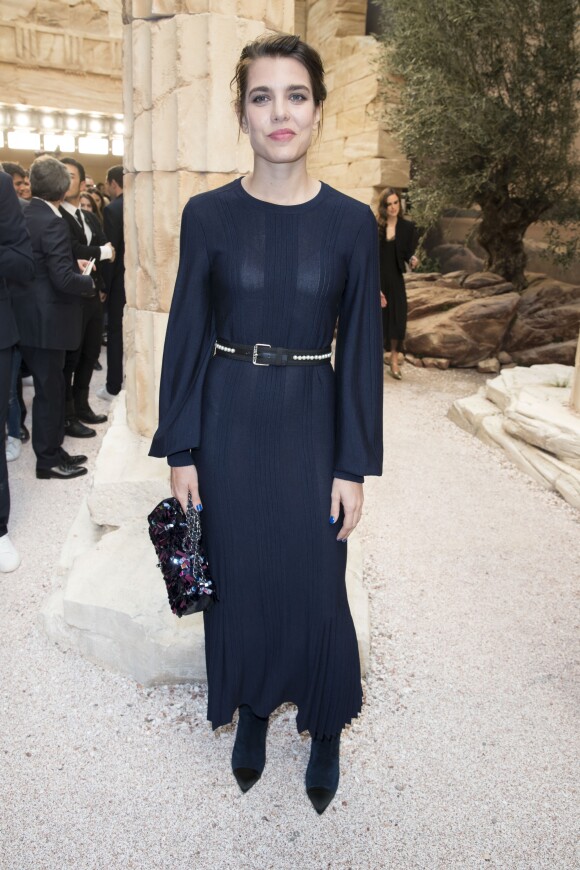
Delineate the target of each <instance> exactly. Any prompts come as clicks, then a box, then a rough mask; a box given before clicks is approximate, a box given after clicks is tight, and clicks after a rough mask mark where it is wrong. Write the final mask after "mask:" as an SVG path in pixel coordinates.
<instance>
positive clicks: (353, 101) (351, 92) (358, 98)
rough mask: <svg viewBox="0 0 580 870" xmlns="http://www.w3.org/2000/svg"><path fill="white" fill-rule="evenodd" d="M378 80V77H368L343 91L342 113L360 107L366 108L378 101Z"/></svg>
mask: <svg viewBox="0 0 580 870" xmlns="http://www.w3.org/2000/svg"><path fill="white" fill-rule="evenodd" d="M378 89H379V85H378V80H377V77H376V75H367V76H365V77H364V78H361V79H359V81H356V82H352V84H348V85H346V86H345V87H344V88H343V89H342V93H343V99H342V111H345V112H347V111H348V110H349V109H354V108H357V107H359V106H366V105H367V104H368V103H370V102H372V101H373V100H374V99H376V97H377V94H378Z"/></svg>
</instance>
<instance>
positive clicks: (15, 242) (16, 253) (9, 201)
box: [0, 163, 34, 573]
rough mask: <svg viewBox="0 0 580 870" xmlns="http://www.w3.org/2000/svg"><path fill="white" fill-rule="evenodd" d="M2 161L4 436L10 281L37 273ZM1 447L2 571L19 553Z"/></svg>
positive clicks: (12, 324) (0, 396)
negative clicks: (13, 538) (13, 534)
mask: <svg viewBox="0 0 580 870" xmlns="http://www.w3.org/2000/svg"><path fill="white" fill-rule="evenodd" d="M1 170H2V164H1V163H0V432H1V433H2V436H4V432H5V430H6V415H7V413H8V400H9V397H10V373H11V369H12V353H13V347H14V345H15V344H16V342H17V341H18V329H17V328H16V321H15V319H14V315H13V314H12V305H11V302H10V290H9V284H8V283H7V282H8V281H12V280H13V279H14V278H16V277H18V278H19V279H25V280H27V279H28V280H30V279H31V278H32V276H33V275H34V259H33V257H32V247H31V244H30V238H29V235H28V231H27V229H26V225H25V223H24V217H23V215H22V210H21V208H20V205H19V204H18V197H17V195H16V191H15V190H14V185H13V184H12V179H11V178H10V176H9V175H8V174H7V173H5V172H3V171H1ZM1 443H2V446H1V448H0V572H3V573H4V572H8V571H15V570H16V568H18V566H19V565H20V556H19V555H18V552H17V550H16V548H15V546H14V544H13V543H12V541H11V540H10V538H9V537H8V519H9V515H10V489H9V485H8V467H7V465H6V452H5V450H4V437H2V442H1Z"/></svg>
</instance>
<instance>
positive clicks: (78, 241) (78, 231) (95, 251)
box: [59, 206, 107, 290]
mask: <svg viewBox="0 0 580 870" xmlns="http://www.w3.org/2000/svg"><path fill="white" fill-rule="evenodd" d="M59 211H60V213H61V215H62V216H63V218H64V219H65V221H66V223H67V226H68V228H69V232H70V237H71V243H72V251H73V257H74V258H75V260H91V259H94V260H95V263H96V266H97V268H96V269H95V270H94V271H93V272H91V277H92V279H93V281H94V282H95V287H96V288H97V290H102V289H104V287H103V277H102V270H101V268H100V265H99V264H100V261H101V246H102V245H105V244H106V243H107V239H106V238H105V234H104V232H103V228H102V226H101V224H100V223H99V219H98V218H97V217H96V216H95V215H94V214H91V212H87V211H86V212H85V213H84V215H83V217H84V219H85V220H86V222H87V224H88V225H89V227H90V228H91V232H92V234H93V235H92V236H91V241H90V244H87V241H86V236H85V233H84V230H83V229H82V228H81V225H80V224H79V222H78V221H77V219H76V218H75V217H73V216H72V214H70V212H68V211H67V210H66V209H65V208H63V207H62V206H61V207H60V209H59ZM105 262H106V261H105Z"/></svg>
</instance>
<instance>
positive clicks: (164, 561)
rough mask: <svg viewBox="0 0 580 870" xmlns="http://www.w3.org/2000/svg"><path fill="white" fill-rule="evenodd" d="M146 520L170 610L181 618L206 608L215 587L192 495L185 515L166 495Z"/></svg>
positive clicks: (212, 597) (214, 595) (211, 601)
mask: <svg viewBox="0 0 580 870" xmlns="http://www.w3.org/2000/svg"><path fill="white" fill-rule="evenodd" d="M147 520H148V523H149V537H150V538H151V542H152V544H153V546H154V547H155V552H156V553H157V558H158V559H159V562H158V563H157V564H158V567H159V568H161V573H162V574H163V579H164V580H165V585H166V586H167V597H168V598H169V605H170V607H171V609H172V611H173V612H174V613H175V614H176V616H180V617H181V616H189V614H190V613H198V612H199V611H200V610H207V609H208V608H209V607H211V605H212V604H213V602H214V601H215V600H216V590H215V584H214V582H213V580H212V578H211V574H210V570H209V565H208V564H207V559H206V556H205V553H204V551H203V549H202V546H201V523H200V520H199V514H198V512H197V511H196V510H195V509H194V507H193V504H192V502H191V495H190V496H189V501H188V504H187V515H186V514H184V513H183V509H182V507H181V505H180V504H179V502H178V501H177V499H176V498H165V499H163V501H162V502H159V504H158V505H157V507H156V508H154V510H152V511H151V513H150V514H149V516H148V517H147Z"/></svg>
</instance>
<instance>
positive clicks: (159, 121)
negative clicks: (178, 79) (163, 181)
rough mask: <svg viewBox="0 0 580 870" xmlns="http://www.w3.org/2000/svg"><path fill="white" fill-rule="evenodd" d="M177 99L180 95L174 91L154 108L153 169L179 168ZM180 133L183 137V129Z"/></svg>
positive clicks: (167, 169) (152, 120)
mask: <svg viewBox="0 0 580 870" xmlns="http://www.w3.org/2000/svg"><path fill="white" fill-rule="evenodd" d="M177 98H178V94H177V93H176V92H175V91H173V92H171V93H169V94H167V96H166V97H165V98H164V99H162V100H160V101H159V103H158V104H156V105H154V106H153V109H152V112H151V115H152V118H151V124H152V137H151V139H152V142H151V166H152V168H153V169H162V170H165V171H166V172H167V171H174V170H175V169H177V168H178V165H177V149H178V147H179V136H178V130H179V127H178V119H179V117H180V115H179V111H178V101H177ZM182 117H185V116H182ZM179 132H180V134H181V136H183V128H182V129H181V131H179ZM191 138H192V139H193V138H195V137H191Z"/></svg>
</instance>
